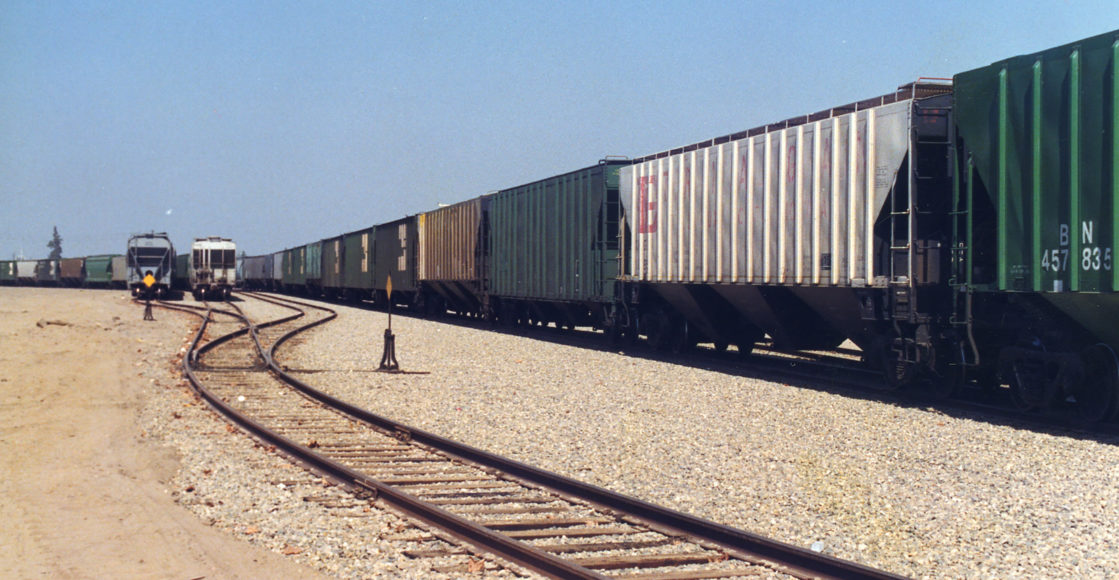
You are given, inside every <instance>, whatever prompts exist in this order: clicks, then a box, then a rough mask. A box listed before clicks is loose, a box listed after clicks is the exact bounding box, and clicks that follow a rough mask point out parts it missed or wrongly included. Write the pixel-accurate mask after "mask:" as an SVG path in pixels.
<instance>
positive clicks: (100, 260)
mask: <svg viewBox="0 0 1119 580" xmlns="http://www.w3.org/2000/svg"><path fill="white" fill-rule="evenodd" d="M113 257H114V255H113V254H102V255H99V256H90V257H88V258H86V259H85V282H86V284H87V285H89V286H109V285H110V284H112V282H113Z"/></svg>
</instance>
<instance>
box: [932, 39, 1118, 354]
mask: <svg viewBox="0 0 1119 580" xmlns="http://www.w3.org/2000/svg"><path fill="white" fill-rule="evenodd" d="M1117 65H1119V31H1113V32H1109V33H1106V34H1102V35H1099V36H1095V37H1092V38H1088V39H1085V40H1081V41H1079V42H1074V43H1071V44H1066V45H1063V46H1059V47H1056V48H1052V49H1049V50H1045V51H1042V52H1038V53H1036V54H1030V55H1024V56H1018V57H1014V58H1010V59H1007V60H1003V61H1000V62H996V63H994V64H992V65H990V66H986V67H983V68H979V69H976V70H972V71H968V72H965V73H960V74H958V75H956V77H955V79H954V85H955V115H956V126H957V137H958V140H959V142H960V143H961V144H962V145H963V148H962V155H961V156H960V158H959V165H960V167H959V170H958V173H959V176H960V178H959V182H958V188H957V192H956V195H957V199H958V200H959V201H958V202H957V205H958V207H959V208H960V209H962V210H964V213H963V214H962V215H963V216H964V217H962V218H961V220H960V222H961V223H960V224H959V227H958V232H959V233H958V234H957V236H956V239H955V240H954V244H953V246H954V247H955V248H958V250H957V252H959V255H958V256H957V257H956V260H957V263H959V264H966V265H967V266H965V267H963V268H961V269H960V271H959V272H958V276H959V277H960V278H961V280H960V282H966V283H970V284H971V285H972V286H973V287H975V288H976V289H978V290H991V291H1006V292H1026V293H1039V294H1040V296H1041V297H1043V298H1044V299H1045V300H1046V301H1048V302H1049V303H1051V304H1053V305H1055V306H1056V307H1057V308H1058V309H1060V310H1061V311H1063V312H1065V314H1067V315H1069V316H1070V317H1071V318H1073V319H1074V320H1076V321H1078V322H1079V323H1080V324H1082V325H1083V326H1084V327H1085V328H1087V329H1089V330H1090V331H1091V332H1093V333H1094V334H1095V336H1096V337H1097V339H1099V340H1103V341H1105V342H1108V343H1109V344H1111V345H1112V346H1113V347H1115V348H1119V324H1116V323H1115V320H1117V319H1119V296H1117V295H1116V294H1114V292H1115V290H1116V289H1117V288H1119V268H1116V264H1115V260H1116V256H1115V252H1116V250H1117V249H1119V245H1117V241H1119V240H1117V239H1116V235H1117V232H1119V175H1117V174H1116V171H1115V168H1116V165H1117V163H1116V161H1117V160H1119V75H1117V74H1116V66H1117Z"/></svg>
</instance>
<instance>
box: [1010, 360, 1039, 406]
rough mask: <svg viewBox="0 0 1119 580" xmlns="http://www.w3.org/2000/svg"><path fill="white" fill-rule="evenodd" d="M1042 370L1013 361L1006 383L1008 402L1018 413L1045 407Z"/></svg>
mask: <svg viewBox="0 0 1119 580" xmlns="http://www.w3.org/2000/svg"><path fill="white" fill-rule="evenodd" d="M1043 370H1044V369H1034V368H1033V365H1028V364H1025V363H1024V362H1023V361H1015V362H1014V363H1012V364H1011V365H1010V372H1009V373H1007V376H1006V383H1007V385H1009V387H1010V402H1011V403H1013V404H1014V407H1015V408H1016V409H1018V410H1019V411H1023V412H1030V411H1035V410H1037V409H1039V408H1041V407H1043V406H1045V404H1044V403H1045V401H1044V392H1045V381H1046V378H1045V375H1044V373H1043V372H1041V371H1043Z"/></svg>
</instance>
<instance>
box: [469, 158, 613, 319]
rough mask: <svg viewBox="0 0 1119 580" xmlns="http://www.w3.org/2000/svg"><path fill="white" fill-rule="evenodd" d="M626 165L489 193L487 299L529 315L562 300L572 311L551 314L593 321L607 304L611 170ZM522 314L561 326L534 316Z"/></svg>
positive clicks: (610, 292)
mask: <svg viewBox="0 0 1119 580" xmlns="http://www.w3.org/2000/svg"><path fill="white" fill-rule="evenodd" d="M627 163H628V162H626V161H609V160H608V161H602V162H599V164H598V165H594V166H592V167H587V168H585V169H580V170H578V171H573V172H571V173H566V174H563V175H559V176H556V177H551V178H549V179H544V180H541V181H537V182H534V183H530V184H527V185H523V186H520V187H514V188H512V189H506V190H503V191H499V192H498V193H496V194H494V195H493V198H492V200H491V201H490V208H489V238H488V245H489V252H488V258H487V259H488V263H487V266H486V267H487V270H488V284H489V294H490V296H491V297H496V298H498V299H499V300H503V301H504V302H505V303H506V304H508V303H509V302H510V301H515V302H516V303H518V304H521V305H526V306H528V307H529V308H535V309H537V310H539V309H540V308H542V307H543V306H545V305H546V304H547V303H556V304H559V303H568V304H569V305H570V306H576V307H577V308H575V309H572V308H566V307H565V308H566V309H565V312H563V313H561V314H557V315H556V317H559V316H566V317H568V318H571V317H572V315H578V314H579V311H580V310H582V309H588V310H592V311H594V312H592V313H591V315H592V316H593V317H594V319H595V321H601V318H602V316H603V314H602V313H604V312H605V309H604V308H603V306H604V305H609V304H612V303H613V302H614V299H615V296H614V284H615V279H616V278H617V276H618V211H619V209H618V173H619V169H620V168H621V167H622V166H623V165H626V164H627ZM528 316H529V317H530V318H532V319H534V320H541V321H545V322H547V321H549V320H548V318H553V319H552V320H551V321H553V322H557V323H559V322H563V320H560V319H558V318H556V317H552V316H549V315H547V314H542V313H539V312H538V313H536V314H535V315H532V314H530V315H528ZM577 317H579V318H585V316H577ZM573 322H582V321H581V320H575V321H573Z"/></svg>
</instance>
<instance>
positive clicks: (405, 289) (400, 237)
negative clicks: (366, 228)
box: [373, 216, 417, 304]
mask: <svg viewBox="0 0 1119 580" xmlns="http://www.w3.org/2000/svg"><path fill="white" fill-rule="evenodd" d="M373 237H374V242H373V289H374V290H375V291H376V298H377V300H378V302H381V301H382V300H384V298H385V296H386V294H387V290H388V279H389V277H390V276H391V277H392V301H393V303H394V304H411V303H412V300H413V299H414V298H415V292H416V237H417V235H416V216H409V217H406V218H403V219H399V220H396V221H392V222H388V223H385V224H381V225H378V226H376V228H374V232H373Z"/></svg>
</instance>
